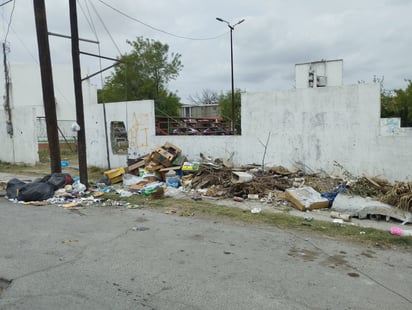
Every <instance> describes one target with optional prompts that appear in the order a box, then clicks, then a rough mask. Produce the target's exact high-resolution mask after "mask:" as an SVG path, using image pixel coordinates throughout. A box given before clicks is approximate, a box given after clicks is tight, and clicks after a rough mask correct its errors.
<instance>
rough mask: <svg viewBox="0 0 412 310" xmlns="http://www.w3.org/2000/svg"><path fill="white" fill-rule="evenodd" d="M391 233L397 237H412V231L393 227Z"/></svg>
mask: <svg viewBox="0 0 412 310" xmlns="http://www.w3.org/2000/svg"><path fill="white" fill-rule="evenodd" d="M390 233H391V234H392V235H395V236H412V230H404V229H400V228H399V227H391V229H390Z"/></svg>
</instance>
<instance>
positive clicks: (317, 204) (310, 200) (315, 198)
mask: <svg viewBox="0 0 412 310" xmlns="http://www.w3.org/2000/svg"><path fill="white" fill-rule="evenodd" d="M286 198H287V199H288V200H289V201H290V202H291V203H292V204H293V205H294V206H295V207H296V208H297V209H299V210H301V211H306V210H313V209H321V208H327V207H328V206H329V201H328V200H327V199H326V198H323V197H321V195H320V194H319V193H318V192H317V191H316V190H314V189H313V188H312V187H309V186H305V187H301V188H290V189H287V190H286Z"/></svg>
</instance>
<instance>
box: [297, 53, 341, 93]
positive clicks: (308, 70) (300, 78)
mask: <svg viewBox="0 0 412 310" xmlns="http://www.w3.org/2000/svg"><path fill="white" fill-rule="evenodd" d="M295 76H296V88H316V87H330V86H342V85H343V60H342V59H337V60H321V61H314V62H307V63H301V64H296V65H295Z"/></svg>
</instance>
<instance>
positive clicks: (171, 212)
mask: <svg viewBox="0 0 412 310" xmlns="http://www.w3.org/2000/svg"><path fill="white" fill-rule="evenodd" d="M176 212H177V210H176V209H167V210H165V211H164V212H163V213H164V214H175V213H176Z"/></svg>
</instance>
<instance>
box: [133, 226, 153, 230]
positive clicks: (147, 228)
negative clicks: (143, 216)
mask: <svg viewBox="0 0 412 310" xmlns="http://www.w3.org/2000/svg"><path fill="white" fill-rule="evenodd" d="M149 229H150V228H149V227H137V226H135V227H132V230H133V231H146V230H149Z"/></svg>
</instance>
